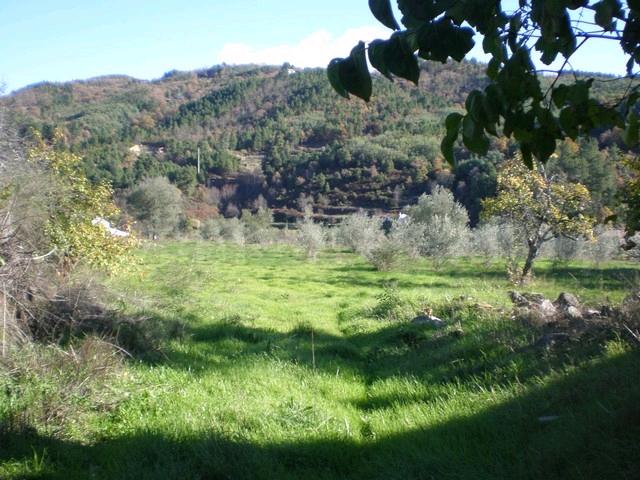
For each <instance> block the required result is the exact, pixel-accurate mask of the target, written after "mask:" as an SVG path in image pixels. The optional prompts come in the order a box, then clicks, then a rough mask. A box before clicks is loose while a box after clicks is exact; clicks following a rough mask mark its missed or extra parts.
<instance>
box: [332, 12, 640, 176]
mask: <svg viewBox="0 0 640 480" xmlns="http://www.w3.org/2000/svg"><path fill="white" fill-rule="evenodd" d="M511 5H512V3H511V2H506V1H502V0H398V8H399V10H400V12H401V14H402V18H401V24H402V25H400V24H399V23H398V21H397V20H396V18H395V16H394V12H393V9H392V6H391V0H369V6H370V9H371V12H372V13H373V15H374V16H375V17H376V18H377V19H378V20H379V21H380V22H381V23H382V24H384V25H385V26H387V27H388V28H390V29H391V30H393V31H394V32H393V33H392V34H391V36H390V37H389V38H388V39H386V40H374V41H372V42H371V43H369V45H368V46H366V45H365V44H364V43H363V42H360V43H359V44H358V45H356V46H355V47H354V48H353V50H352V51H351V53H350V55H349V56H348V57H347V58H336V59H334V60H332V61H331V63H330V64H329V67H328V77H329V81H330V82H331V85H332V86H333V87H334V89H335V90H336V91H337V92H338V93H339V94H340V95H342V96H344V97H349V94H353V95H355V96H357V97H360V98H362V99H364V100H365V101H369V99H370V98H371V95H372V81H371V74H370V72H369V69H368V66H367V57H368V60H369V62H370V63H371V65H372V66H373V67H374V68H375V69H376V70H378V71H379V72H380V73H382V74H383V75H384V76H386V77H387V78H389V79H390V80H393V78H394V77H400V78H404V79H407V80H409V81H411V82H414V83H416V84H417V83H418V80H419V77H420V68H419V64H418V58H422V59H425V60H433V61H438V62H442V63H445V62H447V61H448V59H449V58H451V59H453V60H455V61H457V62H460V61H462V60H463V59H464V58H465V57H466V56H467V55H468V54H469V52H470V51H471V49H472V48H473V47H474V45H475V43H476V41H477V39H479V38H481V41H482V48H483V51H484V52H485V53H486V54H488V55H489V56H490V61H489V63H488V64H487V67H486V74H487V77H488V79H489V81H488V84H487V86H486V87H484V88H483V89H475V90H473V91H471V92H470V93H469V95H468V96H467V99H466V103H465V107H466V113H465V114H462V113H459V112H453V113H451V114H449V116H448V117H447V119H446V121H445V125H446V135H445V137H444V139H443V140H442V144H441V149H442V153H443V155H444V157H445V158H446V159H447V160H448V161H449V162H450V163H451V164H454V163H455V159H454V144H455V143H456V141H457V140H458V138H459V137H462V142H463V143H464V145H465V146H466V147H467V148H468V149H469V150H470V151H472V152H474V153H478V154H482V155H484V154H486V153H487V151H488V149H489V147H490V140H489V136H496V137H497V136H499V135H505V136H506V137H512V138H514V139H515V140H516V141H517V142H518V144H519V148H520V151H521V153H522V159H523V161H524V163H525V164H527V165H528V166H529V167H530V168H531V167H532V166H533V162H534V158H535V159H537V160H538V161H540V162H542V163H544V162H546V161H547V160H548V159H549V157H550V156H551V155H552V154H553V153H554V151H555V149H556V143H557V141H558V140H561V139H564V138H571V139H574V140H575V139H576V138H577V137H578V136H579V135H580V134H585V133H588V132H590V131H592V130H593V129H594V128H596V127H614V126H615V127H619V128H622V129H624V132H625V133H624V140H625V143H626V144H627V146H628V147H633V146H635V145H636V144H637V143H638V139H639V125H640V123H639V118H638V113H637V112H636V108H635V106H636V103H637V101H638V98H639V96H638V95H639V92H638V89H639V88H640V85H638V84H637V83H636V82H634V81H633V77H634V67H636V66H637V65H640V1H639V0H629V1H628V2H626V3H625V4H623V3H622V2H621V1H620V0H599V1H592V0H519V2H518V3H517V5H515V8H510V7H511ZM594 41H611V42H616V43H618V44H619V45H620V49H621V54H623V55H625V56H626V57H627V58H628V61H627V64H626V66H627V76H628V77H629V79H628V80H625V81H628V82H629V85H628V88H626V90H625V92H624V93H623V94H622V95H621V96H620V97H618V98H613V99H608V100H606V101H605V100H602V99H600V100H596V99H595V98H594V95H593V90H594V81H595V79H594V78H590V77H589V76H577V75H575V76H573V77H568V76H567V75H564V74H565V73H566V71H567V68H571V67H570V59H571V57H572V56H573V55H574V53H575V52H576V51H577V50H578V49H581V48H586V47H585V44H590V43H592V42H594ZM556 60H558V61H559V62H560V63H561V64H560V66H559V67H558V68H555V69H554V68H551V67H550V68H549V69H539V68H537V67H536V63H535V62H536V61H539V62H541V63H542V64H544V65H547V66H549V65H552V64H554V62H556ZM541 73H554V74H555V78H554V79H553V80H552V81H551V82H543V81H542V79H541V76H540V74H541Z"/></svg>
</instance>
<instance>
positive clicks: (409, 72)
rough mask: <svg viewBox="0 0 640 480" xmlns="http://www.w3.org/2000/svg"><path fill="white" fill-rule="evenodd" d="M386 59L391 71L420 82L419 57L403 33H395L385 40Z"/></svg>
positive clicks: (414, 81) (386, 64)
mask: <svg viewBox="0 0 640 480" xmlns="http://www.w3.org/2000/svg"><path fill="white" fill-rule="evenodd" d="M384 59H385V62H384V64H385V66H386V67H387V68H388V69H389V71H391V73H393V74H394V75H397V76H398V77H401V78H405V79H407V80H409V81H411V82H413V83H415V84H416V85H417V84H418V80H419V78H420V67H419V66H418V59H417V58H416V56H415V55H414V54H413V51H412V50H411V47H410V46H409V43H408V42H407V40H405V38H404V36H403V35H399V34H395V35H393V36H392V37H391V38H390V39H389V40H388V41H387V42H385V46H384Z"/></svg>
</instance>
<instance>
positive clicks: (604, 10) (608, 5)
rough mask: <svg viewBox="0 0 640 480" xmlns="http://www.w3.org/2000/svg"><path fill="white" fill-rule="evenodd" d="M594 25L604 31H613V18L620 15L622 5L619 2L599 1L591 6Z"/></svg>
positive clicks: (618, 0)
mask: <svg viewBox="0 0 640 480" xmlns="http://www.w3.org/2000/svg"><path fill="white" fill-rule="evenodd" d="M593 9H594V10H595V12H596V13H595V16H594V18H595V21H596V23H597V24H598V25H599V26H601V27H602V28H604V29H605V30H608V31H611V30H613V29H614V28H615V27H614V23H613V18H614V17H619V16H620V15H621V10H622V5H621V3H620V0H601V1H600V2H597V3H595V4H594V5H593Z"/></svg>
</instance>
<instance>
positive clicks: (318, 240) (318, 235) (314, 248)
mask: <svg viewBox="0 0 640 480" xmlns="http://www.w3.org/2000/svg"><path fill="white" fill-rule="evenodd" d="M298 244H299V245H300V246H301V247H302V249H303V250H304V251H305V254H306V255H307V258H308V259H311V260H315V258H316V256H317V255H318V252H319V251H320V249H321V248H322V247H323V246H324V244H325V232H324V229H323V228H322V226H321V225H318V224H316V223H314V222H313V218H312V216H311V208H310V207H307V208H306V209H305V216H304V219H303V221H302V222H301V223H300V227H299V229H298Z"/></svg>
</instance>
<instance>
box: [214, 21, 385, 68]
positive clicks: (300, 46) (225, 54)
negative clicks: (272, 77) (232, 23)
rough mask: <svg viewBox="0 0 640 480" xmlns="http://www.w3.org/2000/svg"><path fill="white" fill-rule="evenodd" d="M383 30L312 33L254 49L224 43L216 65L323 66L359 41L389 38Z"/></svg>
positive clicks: (320, 31) (347, 51)
mask: <svg viewBox="0 0 640 480" xmlns="http://www.w3.org/2000/svg"><path fill="white" fill-rule="evenodd" d="M389 34H390V31H389V30H386V29H384V28H382V27H380V28H378V27H359V28H352V29H349V30H347V31H346V32H345V33H343V34H342V35H340V36H338V37H336V36H334V35H332V34H331V33H329V32H327V31H325V30H318V31H317V32H313V33H311V34H310V35H309V36H307V37H305V38H303V39H302V40H300V41H299V42H298V43H295V44H284V45H275V46H273V47H265V48H256V47H253V46H251V45H247V44H246V43H227V44H225V45H223V47H222V49H221V50H220V53H219V54H218V58H217V61H218V63H228V64H246V63H257V64H268V65H280V64H282V63H285V62H289V63H291V64H292V65H294V66H296V67H325V66H326V65H327V64H328V63H329V61H330V60H331V59H332V58H335V57H346V56H347V55H348V54H349V52H350V51H351V49H352V48H353V46H354V45H356V44H357V43H358V41H360V40H362V41H364V42H369V41H371V40H373V39H375V38H388V37H389Z"/></svg>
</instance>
